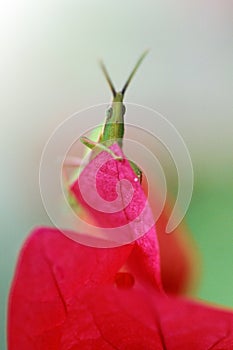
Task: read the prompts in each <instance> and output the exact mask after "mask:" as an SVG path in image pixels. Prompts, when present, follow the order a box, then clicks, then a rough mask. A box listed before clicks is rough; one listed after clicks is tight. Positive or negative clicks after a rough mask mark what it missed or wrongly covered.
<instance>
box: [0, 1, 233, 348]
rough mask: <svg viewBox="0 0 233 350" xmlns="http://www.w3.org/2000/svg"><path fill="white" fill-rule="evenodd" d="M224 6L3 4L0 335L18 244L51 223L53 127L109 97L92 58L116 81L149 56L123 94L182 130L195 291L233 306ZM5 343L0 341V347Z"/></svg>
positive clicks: (232, 124)
mask: <svg viewBox="0 0 233 350" xmlns="http://www.w3.org/2000/svg"><path fill="white" fill-rule="evenodd" d="M231 14H232V4H230V2H228V1H222V2H212V1H195V2H185V1H181V0H179V1H175V2H168V1H164V0H163V1H162V0H161V1H148V0H146V1H138V2H135V1H117V2H116V1H106V0H101V1H98V2H95V1H53V0H48V1H40V2H31V1H29V0H19V1H5V2H4V1H3V2H1V12H0V16H1V18H0V23H1V24H0V26H1V28H0V29H1V30H0V33H1V36H2V40H1V65H0V68H1V76H2V77H3V78H1V101H2V103H1V114H0V115H1V125H2V126H1V129H0V130H1V131H0V132H1V133H2V134H1V141H2V147H1V152H2V156H1V159H2V160H3V161H2V167H1V186H2V188H1V214H2V215H1V227H2V230H1V235H0V241H1V242H0V243H1V244H0V259H1V260H0V261H1V266H0V268H1V282H0V288H1V291H0V295H1V303H0V307H1V320H0V327H1V334H0V339H5V319H6V301H7V293H8V289H9V286H10V282H11V279H12V274H13V270H14V266H15V262H16V259H17V254H18V252H19V249H20V246H21V244H22V242H23V241H24V239H25V237H26V236H27V234H28V233H29V231H30V230H31V229H32V227H34V226H35V225H46V224H47V225H51V223H50V221H49V219H48V217H47V214H46V212H45V210H44V208H43V206H42V203H41V198H40V192H39V185H38V170H39V161H40V156H41V153H42V150H43V147H44V144H45V142H46V141H47V139H48V138H49V136H50V135H51V133H52V131H53V130H54V128H55V127H56V126H57V125H58V124H59V123H60V122H62V121H63V120H64V119H66V118H67V117H68V116H70V115H71V114H73V113H75V112H76V111H78V110H80V109H82V108H85V107H89V106H91V105H94V104H97V103H102V102H108V101H109V98H110V95H109V91H108V88H107V86H106V83H105V81H104V79H103V77H102V74H101V72H100V70H99V68H98V66H97V64H96V61H97V59H98V58H99V57H103V58H104V60H105V62H106V64H107V66H108V68H109V71H111V73H112V77H113V80H114V82H115V83H116V85H117V86H121V85H122V84H123V82H124V80H125V78H126V75H127V74H128V72H129V71H130V69H131V68H132V65H133V64H134V62H135V60H136V58H137V57H138V55H139V54H140V53H141V52H142V50H144V49H145V48H147V47H149V48H151V51H150V54H149V56H148V57H147V59H146V61H145V62H144V64H143V67H142V68H141V69H140V72H138V74H137V77H135V80H134V81H133V83H132V85H131V87H130V89H129V91H128V94H127V101H128V102H134V103H138V104H142V105H145V106H148V107H151V108H154V109H156V110H158V111H159V112H160V113H162V114H163V115H164V116H165V117H166V118H167V119H168V120H170V121H171V122H172V123H173V124H174V126H175V127H176V128H177V130H178V131H179V132H180V134H181V135H182V136H183V138H184V140H185V142H186V144H187V147H188V149H189V151H190V154H191V158H192V161H193V166H194V175H195V184H194V193H193V199H192V202H191V205H190V208H189V210H188V213H187V216H186V222H187V223H188V226H189V228H190V231H191V232H192V235H193V237H194V239H195V241H196V243H197V246H198V248H199V250H200V254H201V257H202V279H201V282H200V286H199V288H198V292H197V295H198V297H200V298H202V299H205V300H208V301H210V302H214V303H219V304H222V305H225V306H230V307H233V297H232V296H233V280H232V271H233V239H232V237H233V235H232V233H233V220H232V210H233V183H232V164H233V162H232V146H233V141H232V129H233V119H232V96H231V93H232V70H233V69H232V61H233V60H232V58H233V57H232V56H233V55H232V54H233V50H232V47H233V45H232V44H233V43H232V22H231ZM1 348H2V346H1Z"/></svg>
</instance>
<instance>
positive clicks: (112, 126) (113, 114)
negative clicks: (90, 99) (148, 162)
mask: <svg viewBox="0 0 233 350" xmlns="http://www.w3.org/2000/svg"><path fill="white" fill-rule="evenodd" d="M147 53H148V50H147V51H145V52H143V54H142V55H141V56H140V58H139V60H138V61H137V63H136V65H135V67H134V69H133V70H132V72H131V74H130V75H129V77H128V79H127V81H126V83H125V85H124V86H123V88H122V90H121V91H119V92H116V90H115V88H114V86H113V83H112V81H111V79H110V76H109V74H108V72H107V70H106V67H105V66H104V64H103V62H100V66H101V68H102V71H103V73H104V76H105V78H106V80H107V82H108V85H109V87H110V89H111V91H112V95H113V100H112V103H111V106H110V107H109V108H108V109H107V111H106V119H105V123H104V125H103V128H102V131H101V132H100V134H99V136H97V137H96V130H94V134H95V139H97V141H93V140H91V139H89V138H87V137H81V138H80V141H81V142H82V143H83V144H84V145H85V146H87V147H88V148H89V149H90V150H91V152H90V156H89V160H92V159H94V158H95V157H96V156H97V155H98V154H99V153H100V152H102V151H106V152H108V153H110V154H111V156H112V157H113V158H114V159H116V160H119V161H121V160H122V159H121V158H120V157H118V156H117V155H115V154H114V152H113V151H112V150H111V149H110V148H109V147H111V146H112V145H113V144H115V143H118V145H119V146H120V147H121V148H122V146H123V138H124V115H125V111H126V108H125V105H124V103H123V100H124V96H125V92H126V90H127V88H128V86H129V84H130V82H131V80H132V78H133V76H134V75H135V73H136V71H137V69H138V67H139V66H140V64H141V62H142V61H143V59H144V57H145V56H146V55H147ZM129 163H130V166H131V168H132V169H133V171H134V173H135V175H136V178H137V179H138V181H139V182H140V183H141V181H142V171H141V169H140V168H139V167H138V166H137V165H136V164H135V163H134V162H133V161H131V160H129ZM81 171H82V169H81V168H79V169H78V171H76V172H75V174H74V176H72V178H73V179H74V178H77V177H78V176H79V175H80V173H81ZM67 192H68V193H67V199H68V202H69V204H70V205H71V207H72V208H73V209H74V210H77V211H80V210H82V208H80V206H79V204H78V203H77V202H75V200H74V197H73V195H72V194H71V193H69V191H67Z"/></svg>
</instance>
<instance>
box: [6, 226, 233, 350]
mask: <svg viewBox="0 0 233 350" xmlns="http://www.w3.org/2000/svg"><path fill="white" fill-rule="evenodd" d="M131 249H132V247H131V246H125V247H120V248H114V249H96V248H89V247H85V246H82V245H79V244H78V243H76V242H73V241H72V240H69V239H68V238H67V237H65V236H63V235H62V234H60V233H59V232H58V231H56V230H52V229H40V230H37V231H36V232H34V234H33V235H32V236H31V237H30V238H29V239H28V241H27V243H26V245H25V247H24V249H23V251H22V254H21V257H20V261H19V264H18V269H17V272H16V275H15V279H14V283H13V285H12V289H11V295H10V302H9V328H8V329H9V350H19V349H20V350H21V349H23V350H33V349H36V350H44V349H53V350H76V349H81V350H83V349H84V350H85V349H94V350H95V349H97V350H98V349H106V350H107V349H135V350H136V349H146V350H150V349H151V350H152V349H158V350H160V349H165V348H166V349H169V350H173V349H174V350H182V349H185V350H186V349H189V350H207V349H212V350H213V349H215V350H217V349H228V350H230V349H233V347H232V346H233V332H232V330H233V314H232V313H228V312H226V311H220V310H217V309H212V308H210V307H204V306H202V305H199V304H195V303H191V302H186V301H183V300H179V299H175V298H168V297H165V296H164V295H162V294H157V293H156V291H155V289H153V288H152V287H150V280H149V281H147V282H148V285H146V284H145V283H141V280H140V279H139V278H137V277H135V282H134V284H129V285H128V289H122V288H117V284H115V283H114V277H115V274H116V273H117V274H118V277H119V272H118V271H119V268H120V267H121V266H122V264H123V263H124V262H125V261H127V257H128V255H129V254H130V252H131ZM131 254H132V255H131V256H133V255H134V251H132V253H131ZM138 264H141V261H138ZM129 273H132V271H131V270H129ZM143 282H144V281H143Z"/></svg>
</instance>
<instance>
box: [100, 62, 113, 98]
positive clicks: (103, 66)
mask: <svg viewBox="0 0 233 350" xmlns="http://www.w3.org/2000/svg"><path fill="white" fill-rule="evenodd" d="M100 68H101V69H102V71H103V73H104V76H105V78H106V80H107V82H108V85H109V87H110V89H111V91H112V94H113V97H115V96H116V94H117V93H116V90H115V88H114V86H113V83H112V80H111V78H110V76H109V74H108V71H107V69H106V67H105V65H104V63H103V61H100Z"/></svg>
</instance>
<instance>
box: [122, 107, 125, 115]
mask: <svg viewBox="0 0 233 350" xmlns="http://www.w3.org/2000/svg"><path fill="white" fill-rule="evenodd" d="M125 111H126V108H125V105H123V104H122V115H124V114H125Z"/></svg>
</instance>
